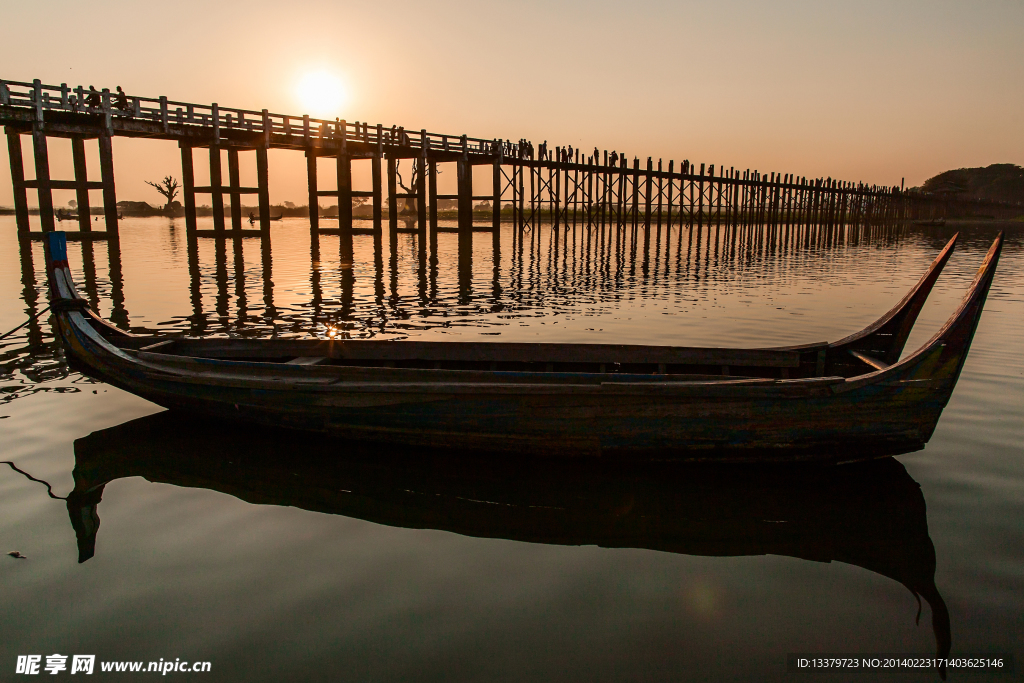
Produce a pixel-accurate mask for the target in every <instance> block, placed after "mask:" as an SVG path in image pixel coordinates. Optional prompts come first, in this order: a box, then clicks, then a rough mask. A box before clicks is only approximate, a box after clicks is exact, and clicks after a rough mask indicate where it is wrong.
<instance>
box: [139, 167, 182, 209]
mask: <svg viewBox="0 0 1024 683" xmlns="http://www.w3.org/2000/svg"><path fill="white" fill-rule="evenodd" d="M145 182H146V184H147V185H150V186H152V187H153V188H155V189H156V191H157V192H159V193H160V194H162V195H163V196H164V199H166V200H167V204H165V205H164V211H167V212H168V213H170V211H171V209H172V207H171V202H173V201H174V198H175V197H176V196H178V187H179V185H178V181H177V180H176V179H175V178H174V177H173V176H165V177H164V179H163V180H161V181H160V182H159V183H153V182H150V181H148V180H147V181H145Z"/></svg>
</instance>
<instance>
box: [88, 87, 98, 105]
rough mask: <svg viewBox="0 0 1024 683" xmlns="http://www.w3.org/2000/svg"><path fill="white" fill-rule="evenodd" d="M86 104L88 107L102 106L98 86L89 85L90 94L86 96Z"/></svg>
mask: <svg viewBox="0 0 1024 683" xmlns="http://www.w3.org/2000/svg"><path fill="white" fill-rule="evenodd" d="M85 106H87V107H99V106H100V94H99V93H98V92H97V91H96V88H94V87H92V86H91V85H90V86H89V96H88V97H86V98H85Z"/></svg>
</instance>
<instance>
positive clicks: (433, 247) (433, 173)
mask: <svg viewBox="0 0 1024 683" xmlns="http://www.w3.org/2000/svg"><path fill="white" fill-rule="evenodd" d="M427 172H428V173H429V179H428V182H427V192H428V193H429V194H430V256H431V258H432V259H434V261H435V262H436V261H437V162H436V161H434V160H433V159H430V160H429V161H428V162H427Z"/></svg>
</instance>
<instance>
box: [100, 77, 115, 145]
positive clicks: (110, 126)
mask: <svg viewBox="0 0 1024 683" xmlns="http://www.w3.org/2000/svg"><path fill="white" fill-rule="evenodd" d="M101 95H102V99H101V102H102V103H103V123H104V125H105V126H106V129H107V133H108V134H113V132H114V120H113V116H112V115H111V112H110V88H104V89H103V92H102V93H101Z"/></svg>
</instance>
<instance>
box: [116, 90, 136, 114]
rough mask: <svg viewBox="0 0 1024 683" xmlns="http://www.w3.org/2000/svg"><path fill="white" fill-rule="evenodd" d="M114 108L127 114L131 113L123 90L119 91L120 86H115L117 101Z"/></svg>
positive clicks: (130, 107)
mask: <svg viewBox="0 0 1024 683" xmlns="http://www.w3.org/2000/svg"><path fill="white" fill-rule="evenodd" d="M114 106H115V107H117V108H118V109H120V110H121V111H125V112H129V113H130V112H131V111H132V106H131V105H130V104H128V96H127V95H125V94H124V90H121V86H117V100H116V101H115V103H114Z"/></svg>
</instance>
